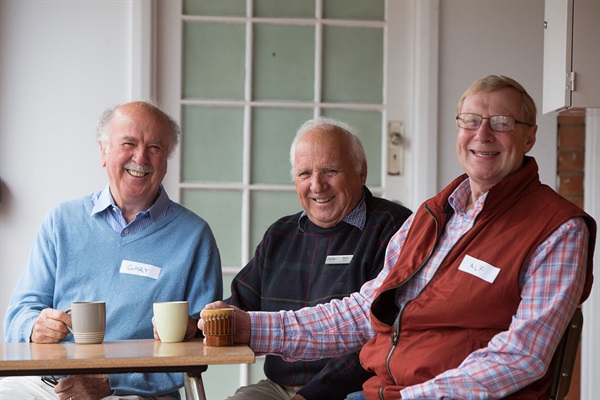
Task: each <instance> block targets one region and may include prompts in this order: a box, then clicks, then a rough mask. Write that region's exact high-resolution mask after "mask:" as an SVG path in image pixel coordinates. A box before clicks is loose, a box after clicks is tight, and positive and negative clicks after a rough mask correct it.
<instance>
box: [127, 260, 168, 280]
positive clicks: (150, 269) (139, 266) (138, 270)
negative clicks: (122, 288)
mask: <svg viewBox="0 0 600 400" xmlns="http://www.w3.org/2000/svg"><path fill="white" fill-rule="evenodd" d="M119 272H120V273H122V274H130V275H139V276H146V277H148V278H152V279H158V275H160V268H159V267H155V266H154V265H150V264H144V263H140V262H135V261H129V260H123V262H121V269H120V270H119Z"/></svg>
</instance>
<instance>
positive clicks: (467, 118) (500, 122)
mask: <svg viewBox="0 0 600 400" xmlns="http://www.w3.org/2000/svg"><path fill="white" fill-rule="evenodd" d="M484 119H489V120H490V127H491V128H492V129H493V130H494V131H496V132H510V131H512V130H514V129H515V125H516V124H522V125H527V126H531V125H532V124H528V123H527V122H523V121H517V120H516V119H515V118H514V117H511V116H510V115H492V116H491V117H489V118H484V117H482V116H481V115H479V114H468V113H464V114H458V116H457V117H456V124H457V125H458V126H459V128H463V129H468V130H475V129H477V128H479V127H480V126H481V123H482V122H483V120H484Z"/></svg>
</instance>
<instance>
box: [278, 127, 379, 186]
mask: <svg viewBox="0 0 600 400" xmlns="http://www.w3.org/2000/svg"><path fill="white" fill-rule="evenodd" d="M313 129H316V130H318V131H319V132H321V134H327V133H332V132H341V133H343V134H344V136H345V137H346V139H347V140H348V141H349V142H350V143H349V144H350V148H349V149H348V150H349V152H350V157H351V159H352V163H353V164H354V169H355V171H356V173H357V174H359V175H360V174H362V173H363V172H365V168H366V166H367V155H366V154H365V149H364V148H363V145H362V143H361V141H360V139H359V138H358V136H357V134H356V130H355V129H354V128H353V127H352V126H350V125H349V124H347V123H346V122H343V121H339V120H337V119H333V118H328V117H322V116H321V117H317V118H313V119H310V120H308V121H306V122H305V123H303V124H302V125H301V126H300V127H299V128H298V130H297V131H296V137H294V140H293V141H292V145H291V147H290V164H291V165H292V169H291V171H290V174H291V176H292V177H293V176H294V165H295V157H296V146H297V145H298V142H299V141H300V139H302V138H303V137H304V135H306V134H307V133H308V132H309V131H312V130H313Z"/></svg>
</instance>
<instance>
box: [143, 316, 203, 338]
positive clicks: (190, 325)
mask: <svg viewBox="0 0 600 400" xmlns="http://www.w3.org/2000/svg"><path fill="white" fill-rule="evenodd" d="M152 328H153V330H154V339H158V340H160V336H159V335H158V331H157V330H156V324H155V323H154V317H152ZM196 332H198V326H197V325H196V320H195V319H194V318H192V317H188V322H187V328H186V329H185V337H184V338H183V340H189V339H193V338H194V337H195V336H196Z"/></svg>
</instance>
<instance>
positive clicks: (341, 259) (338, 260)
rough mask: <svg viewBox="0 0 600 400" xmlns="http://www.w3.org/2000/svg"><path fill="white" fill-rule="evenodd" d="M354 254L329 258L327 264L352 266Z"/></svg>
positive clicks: (326, 260)
mask: <svg viewBox="0 0 600 400" xmlns="http://www.w3.org/2000/svg"><path fill="white" fill-rule="evenodd" d="M352 257H354V255H353V254H347V255H343V256H327V258H326V259H325V264H350V261H352Z"/></svg>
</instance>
